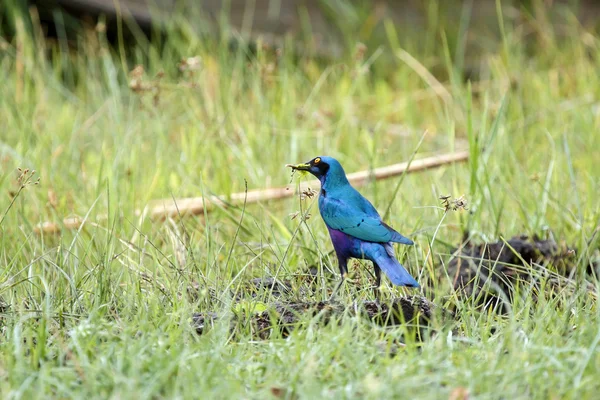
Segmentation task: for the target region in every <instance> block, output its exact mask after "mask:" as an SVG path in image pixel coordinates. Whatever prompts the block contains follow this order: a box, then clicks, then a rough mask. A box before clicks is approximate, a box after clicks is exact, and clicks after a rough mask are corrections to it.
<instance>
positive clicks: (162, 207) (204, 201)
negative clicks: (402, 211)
mask: <svg viewBox="0 0 600 400" xmlns="http://www.w3.org/2000/svg"><path fill="white" fill-rule="evenodd" d="M468 158H469V152H467V151H462V152H458V153H449V154H440V155H436V156H432V157H427V158H422V159H420V160H413V161H412V163H410V165H409V163H406V162H404V163H399V164H393V165H388V166H386V167H381V168H376V169H374V170H372V171H360V172H354V173H352V174H348V180H349V181H350V182H351V183H352V184H353V185H355V186H362V185H364V184H365V183H366V182H367V181H369V180H373V179H374V180H380V179H387V178H391V177H393V176H398V175H401V174H402V173H404V172H405V171H406V172H407V173H409V172H417V171H423V170H426V169H430V168H435V167H439V166H441V165H446V164H452V163H455V162H462V161H466V160H467V159H468ZM308 187H313V188H315V187H319V181H317V180H313V181H310V182H304V183H301V184H300V190H304V189H306V188H308ZM290 188H291V186H290V185H288V186H285V187H278V188H270V189H256V190H250V191H248V192H247V193H245V192H242V193H233V194H232V195H231V196H206V197H204V198H202V197H190V198H184V199H175V200H173V199H172V198H168V199H161V200H154V201H152V202H151V203H150V204H149V206H148V207H146V208H145V209H144V210H137V211H136V212H135V214H136V216H141V215H145V216H148V217H149V218H151V219H157V220H161V219H165V218H173V217H176V216H178V215H198V214H202V213H204V212H205V211H210V210H212V209H213V208H214V207H215V206H219V207H227V206H229V205H239V204H241V203H243V202H244V199H246V204H251V203H258V202H261V201H270V200H280V199H284V198H287V197H291V196H293V195H294V191H293V190H290ZM98 219H99V220H106V219H107V216H106V215H102V216H100V217H99V218H98ZM84 223H90V221H86V220H84V219H83V218H80V217H71V218H65V219H64V220H63V221H62V224H60V223H56V222H44V223H42V224H40V225H38V226H37V227H36V228H35V232H37V233H42V232H43V233H58V232H60V231H61V230H62V229H63V228H64V229H78V228H80V227H81V225H82V224H84Z"/></svg>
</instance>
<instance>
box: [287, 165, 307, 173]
mask: <svg viewBox="0 0 600 400" xmlns="http://www.w3.org/2000/svg"><path fill="white" fill-rule="evenodd" d="M285 166H286V167H289V168H291V169H292V171H308V170H310V164H296V165H294V164H285Z"/></svg>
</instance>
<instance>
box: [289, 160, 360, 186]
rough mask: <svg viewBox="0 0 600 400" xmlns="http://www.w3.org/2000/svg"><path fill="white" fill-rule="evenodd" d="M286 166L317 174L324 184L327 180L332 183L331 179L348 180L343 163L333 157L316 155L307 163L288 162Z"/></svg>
mask: <svg viewBox="0 0 600 400" xmlns="http://www.w3.org/2000/svg"><path fill="white" fill-rule="evenodd" d="M286 167H290V168H292V170H298V171H307V172H309V173H311V174H313V175H314V176H316V177H317V178H318V179H319V180H320V181H321V183H322V184H324V183H325V181H329V182H330V183H332V182H331V181H335V182H340V183H347V182H348V180H347V179H346V173H345V172H344V168H342V164H340V163H339V162H338V160H336V159H335V158H332V157H327V156H321V157H315V158H313V159H312V160H310V161H309V162H307V163H305V164H297V165H293V164H287V165H286Z"/></svg>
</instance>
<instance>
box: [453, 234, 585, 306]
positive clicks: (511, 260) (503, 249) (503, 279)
mask: <svg viewBox="0 0 600 400" xmlns="http://www.w3.org/2000/svg"><path fill="white" fill-rule="evenodd" d="M451 253H452V257H451V259H450V261H449V262H448V264H447V265H446V269H447V274H448V277H449V278H450V281H451V283H452V287H453V289H454V290H455V292H456V293H457V295H458V296H459V297H461V298H468V297H471V298H473V299H475V300H476V302H477V303H478V304H480V305H483V306H485V307H490V306H491V307H495V306H501V308H503V309H504V310H506V307H505V306H506V304H507V302H510V301H511V299H512V296H513V294H514V288H515V286H516V284H517V283H518V282H528V283H532V282H533V283H535V282H537V281H539V280H540V279H542V278H547V277H550V278H551V280H553V281H554V282H556V283H559V282H565V281H568V280H570V281H573V279H574V278H575V273H576V268H575V267H574V266H575V264H576V257H575V250H573V249H570V248H568V247H567V246H566V245H561V244H559V243H557V242H556V241H555V240H554V239H540V238H539V237H537V236H533V237H529V236H526V235H520V236H514V237H512V238H511V239H509V240H507V241H506V242H505V241H498V242H492V243H480V244H475V243H471V242H469V241H466V240H465V241H463V243H461V244H460V245H459V246H458V247H456V248H454V249H453V250H452V252H451ZM591 269H593V266H590V271H587V272H591ZM552 278H553V279H552Z"/></svg>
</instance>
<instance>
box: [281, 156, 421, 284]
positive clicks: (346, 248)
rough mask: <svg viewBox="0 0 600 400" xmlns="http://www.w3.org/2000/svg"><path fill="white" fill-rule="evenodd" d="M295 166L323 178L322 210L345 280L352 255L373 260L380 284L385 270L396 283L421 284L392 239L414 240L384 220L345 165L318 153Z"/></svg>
mask: <svg viewBox="0 0 600 400" xmlns="http://www.w3.org/2000/svg"><path fill="white" fill-rule="evenodd" d="M287 166H288V167H291V168H292V169H293V170H299V171H308V172H310V173H311V174H313V175H314V176H316V177H317V178H318V179H319V180H320V181H321V194H320V196H319V211H320V212H321V217H323V221H325V225H327V229H328V230H329V235H330V236H331V242H332V243H333V248H334V249H335V253H336V255H337V258H338V261H339V267H340V272H341V274H342V280H341V281H340V283H339V285H338V286H337V288H336V290H335V291H334V294H335V292H337V290H338V289H339V288H340V286H341V285H342V284H343V283H344V279H345V277H346V275H347V273H348V268H347V264H348V259H349V258H359V259H366V260H370V261H372V262H373V267H374V268H375V277H376V282H377V283H376V285H377V287H379V286H380V285H381V271H382V270H383V272H385V274H386V275H387V276H388V278H389V279H390V281H392V283H393V284H394V285H399V286H408V287H413V288H417V287H419V284H418V283H417V281H416V280H415V279H414V278H413V277H412V276H411V275H410V274H409V273H408V271H407V270H406V269H404V267H403V266H402V264H400V263H399V262H398V260H397V259H396V257H395V255H394V248H393V247H392V243H393V242H396V243H402V244H407V245H412V244H414V243H413V241H412V240H410V239H408V238H405V237H404V236H402V235H401V234H399V233H398V232H396V231H395V230H394V229H393V228H392V227H390V226H389V225H387V224H386V223H385V222H383V221H382V220H381V216H380V215H379V213H378V212H377V210H376V209H375V207H373V205H372V204H371V203H370V202H369V200H367V199H365V198H364V197H363V196H362V195H361V194H360V193H359V192H358V191H357V190H356V189H354V188H353V187H352V186H351V185H350V182H348V179H347V178H346V173H345V172H344V169H343V168H342V165H341V164H340V163H339V162H338V161H337V160H336V159H334V158H331V157H325V156H322V157H316V158H313V159H312V160H310V161H309V162H308V163H306V164H298V165H291V164H288V165H287Z"/></svg>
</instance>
